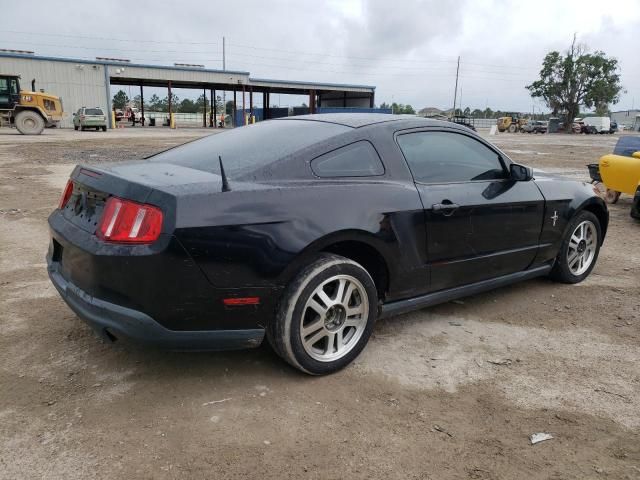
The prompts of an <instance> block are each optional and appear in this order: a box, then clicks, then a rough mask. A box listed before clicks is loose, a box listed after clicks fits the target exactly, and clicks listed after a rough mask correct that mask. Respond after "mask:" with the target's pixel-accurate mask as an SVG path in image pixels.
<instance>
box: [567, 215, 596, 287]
mask: <svg viewBox="0 0 640 480" xmlns="http://www.w3.org/2000/svg"><path fill="white" fill-rule="evenodd" d="M597 242H598V231H597V230H596V226H595V225H594V224H593V222H590V221H589V220H585V221H584V222H582V223H580V224H579V225H578V226H577V227H576V229H575V230H574V231H573V233H572V234H571V238H570V239H569V248H568V249H567V265H568V266H569V270H571V273H572V274H573V275H575V276H579V275H582V274H583V273H584V272H586V271H587V270H588V269H589V267H590V266H591V264H592V263H593V259H594V258H595V254H596V246H597Z"/></svg>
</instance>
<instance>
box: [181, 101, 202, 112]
mask: <svg viewBox="0 0 640 480" xmlns="http://www.w3.org/2000/svg"><path fill="white" fill-rule="evenodd" d="M176 112H180V113H197V112H198V106H197V105H196V104H195V102H194V101H193V100H191V99H189V98H185V99H184V100H182V101H181V102H180V103H179V104H177V105H176Z"/></svg>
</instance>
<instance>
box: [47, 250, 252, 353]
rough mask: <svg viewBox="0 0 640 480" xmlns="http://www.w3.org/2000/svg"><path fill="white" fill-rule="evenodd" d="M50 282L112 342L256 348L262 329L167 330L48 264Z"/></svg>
mask: <svg viewBox="0 0 640 480" xmlns="http://www.w3.org/2000/svg"><path fill="white" fill-rule="evenodd" d="M48 272H49V278H50V279H51V282H52V283H53V285H54V286H55V287H56V289H57V290H58V292H59V293H60V296H61V297H62V298H63V299H64V301H65V302H66V303H67V305H69V307H70V308H71V310H73V311H74V312H75V314H76V315H77V316H78V317H80V318H81V319H82V320H84V321H85V322H86V323H87V324H88V325H89V326H90V327H91V328H92V329H93V330H94V331H95V332H96V333H97V334H98V335H99V336H100V337H101V338H103V339H105V340H109V341H115V340H116V339H118V338H120V337H125V338H128V339H131V340H134V341H136V342H140V343H145V344H149V345H153V346H157V347H160V348H164V349H168V350H237V349H245V348H252V347H257V346H259V345H260V344H261V343H262V340H263V338H264V329H246V330H198V331H185V330H169V329H167V328H165V327H163V326H162V325H160V324H159V323H158V322H156V321H155V320H154V319H153V318H151V317H150V316H148V315H146V314H145V313H142V312H139V311H137V310H133V309H131V308H126V307H123V306H120V305H116V304H114V303H111V302H106V301H104V300H101V299H98V298H95V297H92V296H91V295H89V294H88V293H86V292H85V291H83V290H82V289H80V288H78V287H77V286H76V285H74V284H73V283H71V282H69V281H67V280H66V279H65V278H64V277H63V276H62V275H61V274H60V273H59V271H58V269H57V265H56V262H49V263H48Z"/></svg>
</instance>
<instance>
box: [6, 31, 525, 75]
mask: <svg viewBox="0 0 640 480" xmlns="http://www.w3.org/2000/svg"><path fill="white" fill-rule="evenodd" d="M0 33H11V34H24V35H36V36H47V37H63V38H82V39H90V40H107V41H116V42H130V43H151V44H158V45H167V44H170V45H219V43H218V42H184V41H169V40H162V41H159V40H143V39H127V38H113V37H94V36H89V35H73V34H63V33H43V32H26V31H19V30H0ZM12 41H15V39H12ZM23 43H31V44H35V43H34V42H23ZM47 45H50V44H47ZM227 45H229V46H234V47H238V48H245V49H252V50H261V51H273V52H280V53H288V54H294V55H304V56H310V55H312V56H323V57H330V58H344V59H355V60H369V61H376V62H379V61H381V59H380V58H379V57H361V56H354V55H336V54H331V53H326V52H311V51H306V50H286V49H282V48H273V47H260V46H257V45H243V44H238V43H229V42H227ZM58 46H61V47H65V48H92V47H83V46H82V47H81V46H71V45H58ZM95 48H104V47H95ZM111 50H113V51H127V50H128V49H115V48H111ZM130 50H132V51H145V50H140V49H130ZM165 51H167V52H175V53H194V54H199V53H203V54H207V53H209V54H210V53H212V52H186V51H175V50H174V51H171V50H165ZM152 52H161V51H152ZM215 53H220V52H215ZM232 53H233V52H232ZM235 54H237V55H244V56H249V54H246V53H235ZM255 57H257V58H266V57H265V56H264V55H256V56H255ZM271 58H272V59H280V58H278V57H271ZM384 61H385V62H391V63H411V64H424V65H428V64H441V63H448V64H452V65H455V63H456V60H455V57H452V58H450V59H448V58H441V59H432V60H396V59H384ZM465 64H466V65H476V66H486V67H493V68H505V69H530V68H531V67H523V66H515V65H514V66H510V65H498V64H483V63H474V62H465Z"/></svg>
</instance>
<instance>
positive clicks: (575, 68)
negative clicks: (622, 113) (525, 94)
mask: <svg viewBox="0 0 640 480" xmlns="http://www.w3.org/2000/svg"><path fill="white" fill-rule="evenodd" d="M618 71H619V69H618V61H617V60H616V59H615V58H610V57H607V56H606V55H605V53H604V52H601V51H596V52H594V53H588V52H587V49H586V47H584V46H581V45H576V37H575V35H574V37H573V42H572V43H571V47H570V48H569V50H568V51H567V52H566V53H565V55H561V54H560V53H559V52H556V51H554V52H549V53H548V54H547V55H546V56H545V58H544V60H543V62H542V69H541V70H540V79H539V80H536V81H535V82H533V83H531V84H530V85H527V86H526V88H527V90H529V92H530V93H531V96H532V97H534V98H536V97H537V98H542V99H543V100H544V101H545V102H546V104H547V106H548V107H549V108H550V109H551V111H552V113H553V114H554V115H557V114H564V115H565V118H564V124H565V131H568V132H570V131H571V128H570V127H571V123H572V122H573V119H574V118H575V117H576V116H578V112H579V109H580V105H584V106H585V107H587V108H592V107H593V106H596V107H597V106H599V105H608V104H610V103H614V104H615V103H618V100H619V99H620V92H621V91H622V86H621V85H620V75H619V73H618Z"/></svg>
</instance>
